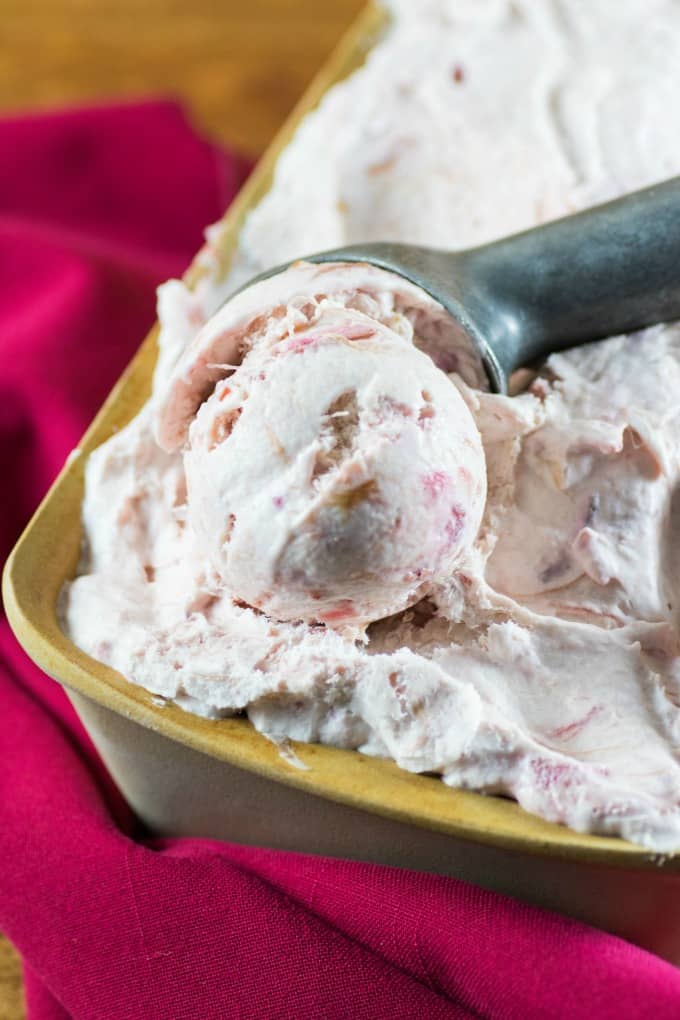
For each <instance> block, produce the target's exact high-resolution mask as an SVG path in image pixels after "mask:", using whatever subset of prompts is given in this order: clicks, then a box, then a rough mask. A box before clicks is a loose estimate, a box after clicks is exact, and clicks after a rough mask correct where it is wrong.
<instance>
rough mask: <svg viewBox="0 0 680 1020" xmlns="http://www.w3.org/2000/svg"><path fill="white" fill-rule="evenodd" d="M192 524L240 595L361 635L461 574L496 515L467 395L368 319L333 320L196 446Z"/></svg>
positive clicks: (268, 348)
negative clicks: (486, 519) (486, 516)
mask: <svg viewBox="0 0 680 1020" xmlns="http://www.w3.org/2000/svg"><path fill="white" fill-rule="evenodd" d="M184 464H185V470H186V478H187V487H188V499H187V506H188V515H189V520H190V523H191V525H192V527H193V530H194V532H195V534H196V536H197V539H198V542H199V545H200V547H201V549H202V551H203V552H204V554H206V556H207V558H208V559H209V560H210V562H211V563H212V566H213V567H214V569H215V572H216V574H217V575H218V578H219V581H220V583H221V584H223V585H224V586H225V587H226V590H227V591H229V592H230V593H231V594H232V595H234V596H236V597H239V598H241V599H243V600H244V601H245V602H247V603H248V604H249V605H251V606H254V607H256V608H258V609H261V610H262V611H264V612H266V613H267V614H268V615H270V616H272V617H274V618H275V619H279V620H306V621H308V622H318V623H327V624H331V625H333V626H341V627H351V628H356V627H359V628H360V627H362V626H364V625H365V624H367V623H369V622H370V621H372V620H375V619H379V618H381V617H384V616H388V615H390V614H392V613H396V612H398V611H399V610H402V609H404V608H405V607H407V606H408V605H410V604H411V603H413V602H414V601H416V600H417V599H418V598H420V597H421V596H422V594H424V593H425V592H426V591H427V588H428V586H429V585H430V584H431V582H432V581H433V579H436V578H438V577H445V576H447V574H448V573H450V571H451V570H453V569H455V567H456V564H457V563H459V562H460V560H461V557H462V556H464V554H465V551H466V550H467V549H468V548H469V547H470V546H471V545H472V543H473V541H474V539H475V536H476V534H477V530H478V528H479V524H480V521H481V517H482V513H483V510H484V504H485V497H486V470H485V461H484V453H483V450H482V445H481V439H480V436H479V432H478V431H477V428H476V426H475V423H474V420H473V418H472V415H471V413H470V411H469V410H468V407H467V405H466V404H465V403H464V401H463V398H462V397H461V395H460V393H459V391H458V389H457V388H456V386H455V385H454V383H453V382H452V381H451V380H450V379H449V378H448V377H447V376H446V375H445V374H444V373H443V372H442V371H440V370H439V369H438V368H437V367H436V366H435V365H434V363H433V361H432V360H431V358H429V357H428V356H427V355H426V354H424V353H422V352H421V351H419V350H418V349H417V348H416V347H415V346H414V345H413V343H412V342H411V340H410V339H409V338H406V337H404V336H402V335H400V334H399V333H398V332H396V331H395V330H394V329H393V328H391V327H390V326H388V325H386V324H384V323H381V322H380V321H378V320H376V319H375V318H373V317H372V316H370V315H368V314H366V313H365V312H361V311H358V310H356V309H348V308H341V307H338V306H334V305H331V304H327V305H324V306H323V307H322V308H321V309H320V311H319V312H318V314H315V315H314V316H313V321H312V322H311V323H308V324H306V325H305V324H304V323H301V324H300V328H298V329H297V330H296V331H294V332H293V333H292V334H285V335H283V336H282V337H281V338H280V339H275V340H273V342H260V343H255V344H253V346H252V347H251V349H250V350H249V352H248V353H247V354H246V355H245V357H244V359H243V361H242V363H241V364H240V365H239V366H238V367H237V368H236V369H235V370H234V371H233V373H232V374H230V375H229V376H228V377H227V378H224V379H223V380H221V381H220V382H218V383H217V385H216V386H215V388H214V390H213V392H212V393H211V395H210V396H209V397H208V398H207V399H206V400H205V401H204V402H203V403H202V405H201V406H200V409H199V410H198V412H197V414H196V415H195V417H194V419H193V421H192V423H191V425H190V427H189V432H188V440H187V444H186V446H185V452H184Z"/></svg>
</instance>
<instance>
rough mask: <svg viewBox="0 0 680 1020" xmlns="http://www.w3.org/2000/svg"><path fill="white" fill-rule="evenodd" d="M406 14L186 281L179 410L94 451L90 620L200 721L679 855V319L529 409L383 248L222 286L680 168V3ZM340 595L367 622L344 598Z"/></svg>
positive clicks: (503, 217)
mask: <svg viewBox="0 0 680 1020" xmlns="http://www.w3.org/2000/svg"><path fill="white" fill-rule="evenodd" d="M390 6H391V8H392V10H393V15H394V18H393V23H392V27H391V29H390V30H389V31H388V32H387V34H386V36H385V38H384V39H383V40H382V41H381V42H380V44H379V45H378V46H377V47H376V48H375V50H374V51H373V53H372V54H371V55H370V57H369V59H368V61H367V63H366V65H365V67H363V68H362V69H360V70H359V71H358V72H356V73H355V74H354V75H353V76H352V77H351V78H349V79H348V80H347V81H345V82H343V83H341V84H340V85H339V86H338V87H336V88H335V89H334V90H332V91H331V92H330V93H329V94H328V96H327V97H326V98H325V100H324V101H323V102H322V103H321V105H320V107H319V108H318V110H317V111H315V112H314V113H313V114H311V115H310V116H309V117H308V118H307V119H306V120H305V122H304V123H303V125H302V126H301V128H300V129H299V131H298V132H297V134H296V136H295V138H294V139H293V141H292V142H291V144H290V145H289V147H288V149H287V151H286V152H285V154H284V156H283V157H282V159H281V160H280V162H279V165H278V169H277V174H276V178H275V181H274V185H273V187H272V190H271V192H270V193H269V194H268V195H267V197H266V198H265V199H264V200H263V201H262V202H261V203H260V205H259V206H258V208H257V209H256V210H255V211H254V212H253V213H252V214H251V215H250V217H249V219H248V221H247V222H246V225H245V227H244V229H243V232H242V235H241V239H240V248H239V252H238V254H237V257H236V259H235V262H234V265H233V267H232V269H231V271H230V274H229V276H228V278H227V279H226V280H225V279H222V278H221V276H220V275H219V270H218V264H217V261H216V260H215V259H214V258H213V253H214V247H215V245H216V244H217V243H218V239H219V228H213V230H212V231H211V232H210V233H209V236H208V243H207V245H206V248H205V250H204V251H203V253H202V255H201V261H202V264H203V266H204V269H205V271H206V272H205V275H204V277H203V278H202V280H201V282H200V284H199V285H198V287H197V288H196V289H195V290H194V291H189V290H188V289H187V288H186V287H185V286H184V285H183V284H182V283H180V282H178V281H173V282H170V283H169V284H166V285H165V286H164V288H162V289H161V292H160V295H159V313H160V318H161V324H162V330H161V341H160V356H159V362H158V367H157V370H156V375H155V380H154V392H153V396H152V399H151V401H150V403H149V404H148V405H147V406H146V407H145V409H144V410H143V411H142V412H141V414H140V415H139V416H138V417H137V418H136V419H135V420H134V421H133V422H132V423H131V424H130V425H129V426H128V427H127V428H126V429H124V430H123V431H122V432H120V433H119V434H117V435H116V436H114V437H113V438H112V439H111V440H110V441H109V442H107V443H106V444H104V445H103V446H102V447H101V448H100V449H99V450H97V451H96V452H95V454H94V455H93V456H92V457H91V458H90V460H89V463H88V466H87V479H86V495H85V501H84V505H83V525H84V532H85V537H86V543H85V549H84V556H83V560H82V563H81V565H80V568H79V572H78V577H77V578H76V580H75V581H74V582H73V583H72V584H71V585H70V586H68V587H67V589H66V590H65V592H64V595H63V605H62V609H63V620H64V627H65V628H66V630H67V632H68V633H69V634H70V636H71V637H72V639H73V640H74V641H75V642H76V643H77V644H78V645H79V646H80V647H81V648H83V649H85V650H86V651H88V652H89V653H90V654H92V655H94V656H95V657H97V658H98V659H100V660H102V661H104V662H107V663H109V664H110V665H112V666H114V667H115V668H116V669H118V670H119V671H120V672H121V673H122V674H123V675H124V676H125V677H127V678H128V679H131V680H132V681H134V682H135V683H138V684H142V685H144V686H145V687H147V688H148V689H149V690H151V691H153V692H155V693H157V694H159V695H162V696H164V697H166V698H171V699H174V700H175V701H177V702H178V703H179V704H180V705H183V706H184V707H186V708H188V709H190V710H192V711H196V712H200V713H202V714H204V715H208V716H212V717H215V718H219V717H220V716H224V715H229V714H234V713H241V712H243V713H246V714H247V716H248V718H249V719H250V720H251V722H252V723H253V725H254V726H256V727H257V728H258V729H259V730H261V731H262V732H264V733H266V734H267V735H268V736H270V737H271V738H272V739H275V740H283V739H285V738H293V739H299V740H309V741H321V742H324V743H328V744H334V745H337V746H340V747H346V748H357V749H360V750H362V751H363V752H364V753H367V754H375V755H384V756H388V757H390V758H392V759H394V760H395V761H396V762H397V763H398V764H399V765H400V766H401V767H402V768H406V769H409V770H411V771H414V772H436V773H439V774H441V776H442V778H443V780H444V782H446V783H449V784H451V785H453V786H458V787H464V788H467V789H473V790H479V791H483V792H485V793H489V794H494V793H502V794H505V795H508V796H511V797H514V798H515V799H516V800H517V801H519V803H520V804H521V805H522V806H523V807H525V808H526V809H527V810H529V811H533V812H535V813H537V814H539V815H541V816H542V817H544V818H547V819H550V820H553V821H557V822H560V823H562V824H566V825H570V826H572V827H574V828H576V829H579V830H582V831H589V832H598V833H607V834H612V835H622V836H624V837H626V838H628V839H632V840H635V841H637V842H639V843H641V844H643V845H644V846H646V847H649V848H650V849H651V850H653V851H666V850H670V849H677V848H679V847H680V764H679V762H678V748H679V745H680V710H679V706H680V640H679V634H680V629H679V628H680V608H679V607H680V594H679V592H678V581H677V578H678V577H680V570H679V569H678V566H679V565H678V563H677V558H678V557H677V544H678V528H679V526H678V520H679V517H678V498H677V492H678V488H679V485H680V444H679V443H678V434H679V431H678V426H679V422H678V414H679V412H678V409H677V393H678V387H679V386H680V326H678V324H670V325H667V326H660V327H655V328H653V329H649V330H645V331H643V332H642V333H639V334H637V335H633V336H627V337H617V338H613V339H610V340H607V341H603V342H601V343H597V344H594V345H590V346H588V347H584V348H580V349H575V350H572V351H569V352H566V353H564V354H561V355H557V356H553V357H551V358H550V359H549V360H548V362H547V363H546V365H545V366H542V367H540V368H539V369H537V370H532V371H531V372H527V373H524V375H523V376H521V377H518V378H517V379H516V380H515V390H514V392H515V394H516V395H514V396H512V397H502V396H497V395H493V394H490V393H488V392H484V390H483V388H482V385H481V383H482V378H481V373H480V366H479V365H478V363H477V362H476V361H475V359H474V354H473V353H471V352H469V351H465V348H464V347H462V348H461V347H457V348H456V350H457V351H458V352H459V353H458V354H457V355H456V358H455V359H454V361H453V362H452V363H447V362H446V361H445V360H443V359H442V358H441V351H442V350H443V349H444V348H445V347H446V346H447V345H446V344H445V343H442V338H443V337H444V336H445V333H444V332H443V331H444V330H445V329H446V324H445V322H444V320H442V318H441V315H440V314H439V313H440V312H441V310H439V313H438V310H437V308H436V306H433V304H432V303H430V304H429V305H428V303H427V299H426V298H425V299H423V298H422V296H421V297H420V298H416V296H415V295H414V294H413V292H412V290H409V288H408V286H407V287H406V288H404V287H402V285H401V284H397V283H395V282H394V280H391V281H386V280H385V279H384V278H383V277H380V278H378V277H376V276H373V275H371V274H372V271H371V270H370V269H366V268H362V267H355V268H354V269H352V270H351V271H350V277H349V278H348V277H347V275H346V273H347V272H348V270H347V267H341V269H340V270H338V271H337V272H336V271H335V270H329V271H328V274H327V276H326V277H322V276H318V275H316V274H318V273H319V272H320V270H319V267H309V266H305V265H302V266H297V267H295V268H294V269H293V270H291V272H293V274H294V277H295V279H294V281H293V282H294V286H291V280H290V279H287V280H285V281H284V283H285V290H281V289H280V287H279V283H277V282H273V283H272V282H270V283H268V284H267V287H268V289H267V290H266V291H259V292H258V293H257V294H256V295H255V296H256V299H257V300H256V301H255V303H254V304H253V303H252V297H253V295H252V293H251V294H250V296H248V291H244V292H243V293H242V294H239V295H238V296H237V297H236V298H235V299H234V301H233V302H230V303H229V304H228V305H224V307H223V308H221V306H222V304H223V302H224V299H225V298H226V297H227V296H228V295H229V294H230V293H231V292H232V291H233V290H234V289H235V288H236V287H238V286H239V285H240V284H242V283H243V282H244V281H245V280H247V279H248V278H249V277H251V276H252V275H254V274H255V273H257V272H259V271H261V270H264V269H266V268H268V267H269V266H273V265H277V264H280V263H282V262H285V261H287V260H290V259H291V258H295V257H296V256H299V255H300V254H303V253H305V252H311V251H319V250H323V249H326V248H333V247H337V246H340V245H342V244H346V243H350V242H352V241H365V240H371V239H374V240H378V239H384V240H389V239H395V240H403V241H410V242H414V243H423V244H429V245H433V246H437V245H439V246H446V247H451V248H462V247H468V246H471V245H474V244H480V243H483V242H485V241H488V240H492V239H494V238H495V237H500V236H502V235H504V234H509V233H512V232H513V231H516V230H520V229H523V228H526V227H529V226H531V225H532V224H535V223H538V222H542V221H544V220H546V219H549V218H552V217H555V216H558V215H562V214H566V213H569V212H572V211H575V210H577V209H580V208H583V207H585V206H587V205H590V204H595V203H597V202H598V201H603V200H606V199H607V198H610V197H614V196H615V195H617V194H621V193H623V192H625V191H628V190H633V189H635V188H638V187H643V186H644V185H646V184H650V183H652V182H654V181H655V180H660V179H663V178H665V177H669V176H672V175H674V174H679V173H680V137H679V136H678V134H677V132H674V131H673V130H672V129H671V128H670V126H669V113H668V111H669V110H672V109H673V108H674V106H673V104H674V102H675V97H676V96H677V94H678V89H679V88H680V6H679V5H678V4H677V3H675V2H673V0H652V2H649V0H625V2H622V3H619V4H617V5H616V12H615V14H614V13H613V12H612V5H611V4H610V3H608V2H607V0H589V2H588V3H585V2H584V0H562V2H557V0H514V2H510V0H427V2H423V3H419V4H412V3H411V2H410V0H392V2H391V4H390ZM603 39H606V45H603ZM375 272H379V271H375ZM334 274H335V275H334ZM351 274H354V275H351ZM321 280H323V285H322V286H321V287H320V289H319V287H318V286H317V285H320V282H321ZM293 299H294V300H293ZM423 300H424V301H425V304H423V303H422V302H423ZM215 313H216V314H215ZM369 330H370V331H371V335H370V336H369V335H368V331H369ZM428 358H430V359H431V360H429V361H428ZM365 364H369V365H370V367H369V368H368V369H365V368H364V367H362V366H364V365H365ZM261 373H264V376H265V378H264V379H261V378H260V374H261ZM416 379H417V380H418V384H417V386H416V384H415V381H416ZM424 380H427V381H424ZM227 391H229V392H227ZM423 391H427V392H428V393H429V395H430V397H431V398H432V399H431V400H427V399H425V397H423ZM352 393H354V394H356V395H357V400H356V405H355V403H354V400H353V397H352ZM277 394H278V397H277ZM380 397H383V398H384V397H387V398H389V399H388V401H387V402H386V403H385V402H384V401H383V403H382V405H381V401H380ZM296 404H297V406H296ZM401 404H403V408H402V409H401V410H400V409H399V406H398V405H401ZM428 404H429V405H431V407H432V409H433V410H434V411H435V414H434V417H433V418H430V425H429V426H427V427H426V428H421V427H420V425H419V424H418V423H417V418H420V416H421V410H423V409H425V408H426V407H427V405H428ZM377 406H382V408H383V410H381V411H379V412H378V413H376V412H375V408H376V407H377ZM385 408H387V411H385ZM404 408H408V410H409V411H410V413H409V414H407V413H402V412H403V409H404ZM428 413H429V412H428ZM268 427H269V428H271V429H272V431H273V435H274V438H272V436H270V435H269V433H268V432H267V428H268ZM435 430H441V431H435ZM348 432H349V433H351V435H348V434H347V433H348ZM387 433H389V436H390V440H389V441H388V442H386V443H385V445H384V447H380V454H379V455H378V453H375V455H373V452H372V451H373V450H374V449H376V448H377V446H378V445H380V443H382V442H383V440H384V439H385V436H386V435H387ZM478 436H479V437H481V444H482V448H483V456H484V463H485V468H486V478H487V491H486V501H485V502H484V495H483V489H482V488H481V486H482V485H483V479H484V471H483V464H482V460H481V457H480V447H479V439H478V438H477V437H478ZM465 439H467V440H469V442H470V444H471V445H469V446H468V444H466V443H465V442H464V440H465ZM213 444H214V445H213ZM374 444H375V445H374ZM279 445H280V449H279V448H278V446H279ZM211 447H212V449H211ZM291 453H294V454H295V455H294V456H293V457H292V458H290V455H291ZM287 458H289V459H290V462H289V463H288V462H287ZM305 458H307V459H306V460H305ZM392 458H393V459H392ZM298 460H299V472H300V473H299V475H298V474H297V473H296V472H297V470H298ZM357 465H358V471H359V473H358V474H357V475H356V476H354V474H353V472H354V471H355V470H356V469H357ZM303 466H304V468H305V470H304V471H303ZM316 466H318V467H319V468H320V469H321V471H320V473H318V471H317V475H316V478H314V472H315V469H316ZM461 469H464V471H462V470H461ZM465 472H469V475H470V477H469V478H467V476H466V474H465ZM440 473H441V475H445V476H447V478H451V479H453V480H454V481H452V482H451V485H452V486H455V488H456V491H455V495H454V493H453V488H452V489H450V490H449V489H448V487H447V486H448V484H449V483H448V482H446V484H444V481H443V479H442V478H441V475H440ZM397 475H398V477H399V485H397V484H396V478H397ZM348 476H349V477H350V480H349V481H348ZM428 476H429V479H430V481H429V482H427V481H426V480H427V479H428ZM352 479H353V480H352ZM355 481H356V483H357V484H356V485H355ZM369 481H370V482H371V483H372V484H371V485H370V486H369V488H365V489H361V486H362V485H364V483H365V482H369ZM373 483H374V485H373ZM428 486H429V487H428ZM440 486H441V489H440ZM357 488H358V489H359V494H360V495H361V497H362V498H361V499H359V498H357V500H356V501H354V497H353V496H349V495H348V493H351V492H353V491H354V490H355V489H357ZM378 491H380V492H381V494H382V496H381V500H382V502H381V503H380V506H379V507H378V506H377V505H374V503H373V500H374V498H376V499H377V492H378ZM444 492H446V496H445V497H444ZM449 495H452V496H453V498H452V499H449ZM431 496H432V500H433V502H430V501H429V500H430V497H431ZM336 497H341V498H340V503H339V505H335V506H334V505H333V500H334V499H335V498H336ZM280 499H281V500H283V502H282V504H281V505H280V506H279V505H277V503H278V501H279V500H280ZM329 501H330V510H328V511H326V510H323V511H322V509H321V508H322V507H323V506H325V505H326V506H327V505H328V503H329ZM459 504H460V506H462V507H464V508H465V510H466V514H467V516H466V523H465V527H464V528H462V529H461V531H460V533H459V534H458V536H457V538H456V539H455V541H452V542H451V544H450V546H448V545H447V544H446V542H445V541H444V537H445V535H446V527H447V523H449V524H450V523H451V522H452V520H453V521H454V525H455V518H456V515H455V514H452V513H451V508H452V507H453V506H458V505H459ZM346 511H347V512H346ZM310 513H311V516H310ZM400 513H401V515H402V522H403V520H404V519H406V520H408V521H409V522H415V527H411V526H410V525H409V527H408V528H405V530H404V533H403V536H402V537H400V538H397V535H398V533H399V529H398V528H397V526H396V525H397V517H398V515H399V514H400ZM480 513H482V518H481V522H480V523H479V527H477V521H478V516H477V515H478V514H480ZM314 514H316V517H315V516H314ZM231 515H233V516H234V518H235V520H232V519H231ZM446 515H448V516H446ZM445 518H446V519H445ZM418 525H420V526H421V530H420V532H419V531H418ZM371 529H374V530H371ZM465 529H469V530H465ZM453 530H454V532H455V526H454V529H453ZM336 542H337V543H338V547H339V548H341V550H342V555H340V556H336V555H335V548H336V546H335V543H336ZM438 543H439V544H438ZM400 556H401V557H403V558H402V559H399V557H400ZM419 557H422V569H423V570H424V571H425V573H424V574H423V575H421V577H420V578H417V577H415V576H413V577H412V575H413V574H415V572H416V570H418V569H421V561H420V560H419ZM334 571H336V573H334ZM406 578H409V580H406ZM319 580H320V581H321V583H319V584H317V582H318V581H319ZM421 582H422V587H420V584H421ZM315 595H320V596H321V597H320V598H315ZM414 599H415V601H414ZM258 601H259V602H260V605H259V606H258V605H257V604H256V603H257V602H258ZM346 601H351V602H352V612H353V617H352V618H351V621H350V622H348V619H345V620H344V621H343V620H342V618H341V617H335V618H332V617H331V618H328V619H326V620H324V619H322V617H323V615H324V613H326V612H330V613H331V614H332V613H333V612H334V611H335V610H337V609H338V608H342V607H344V608H347V607H346V605H345V602H346Z"/></svg>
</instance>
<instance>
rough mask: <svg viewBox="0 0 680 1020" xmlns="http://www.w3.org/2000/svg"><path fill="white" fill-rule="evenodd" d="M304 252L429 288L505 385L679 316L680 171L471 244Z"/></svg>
mask: <svg viewBox="0 0 680 1020" xmlns="http://www.w3.org/2000/svg"><path fill="white" fill-rule="evenodd" d="M305 258H306V261H309V262H369V263H372V264H373V265H375V266H379V267H380V268H382V269H387V270H389V271H390V272H393V273H397V274H398V275H400V276H403V277H405V278H406V279H407V280H410V281H411V282H412V283H415V284H416V285H417V286H419V287H421V288H422V289H423V290H425V291H427V292H428V293H429V294H430V295H431V296H432V297H433V298H435V299H436V300H437V301H439V302H440V304H442V305H443V306H444V307H445V308H446V310H447V311H448V312H450V314H451V315H452V316H453V317H454V319H456V320H457V322H458V323H459V324H460V326H462V328H463V330H464V331H465V333H467V335H468V336H469V338H470V340H471V341H472V343H473V345H474V346H475V348H476V349H477V350H478V351H479V353H480V354H481V357H482V360H483V362H484V366H485V368H486V371H487V374H488V376H489V381H490V384H491V388H492V389H493V390H496V391H498V392H501V393H503V392H505V391H506V390H507V381H508V378H509V376H510V374H511V372H512V371H513V370H514V369H516V368H519V367H520V366H521V365H526V364H527V363H529V362H532V361H534V360H536V359H540V358H543V357H545V356H546V355H548V354H550V353H551V352H553V351H559V350H562V349H564V348H565V347H572V346H574V345H576V344H580V343H584V342H585V341H588V340H598V339H601V338H602V337H606V336H614V335H616V334H618V333H627V332H630V331H631V330H635V329H640V328H642V327H643V326H651V325H653V324H654V323H658V322H667V321H669V320H672V319H680V177H676V178H673V179H672V180H669V181H665V182H664V183H662V184H657V185H654V186H653V187H651V188H645V189H644V190H642V191H636V192H633V193H632V194H630V195H626V196H625V197H624V198H619V199H616V200H615V201H613V202H607V203H606V204H605V205H599V206H595V207H594V208H592V209H588V210H586V211H585V212H581V213H578V214H576V215H573V216H567V217H565V218H564V219H561V220H555V221H553V222H552V223H547V224H546V225H545V226H540V227H535V228H534V229H532V230H527V231H525V232H523V233H521V234H515V235H513V236H511V237H507V238H504V239H503V240H501V241H495V242H493V243H492V244H486V245H483V246H482V247H479V248H470V249H468V250H467V251H455V252H452V251H441V250H437V249H434V248H422V247H418V246H416V245H411V244H393V243H391V242H389V243H370V244H353V245H350V246H349V247H346V248H337V249H335V250H333V251H325V252H320V253H317V254H315V255H307V256H306V257H305ZM285 268H286V266H278V267H277V268H276V269H272V270H270V271H268V272H267V273H264V274H262V276H261V277H258V279H262V278H264V277H269V276H273V275H274V274H275V273H279V272H282V271H283V269H285ZM251 282H252V281H251Z"/></svg>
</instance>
